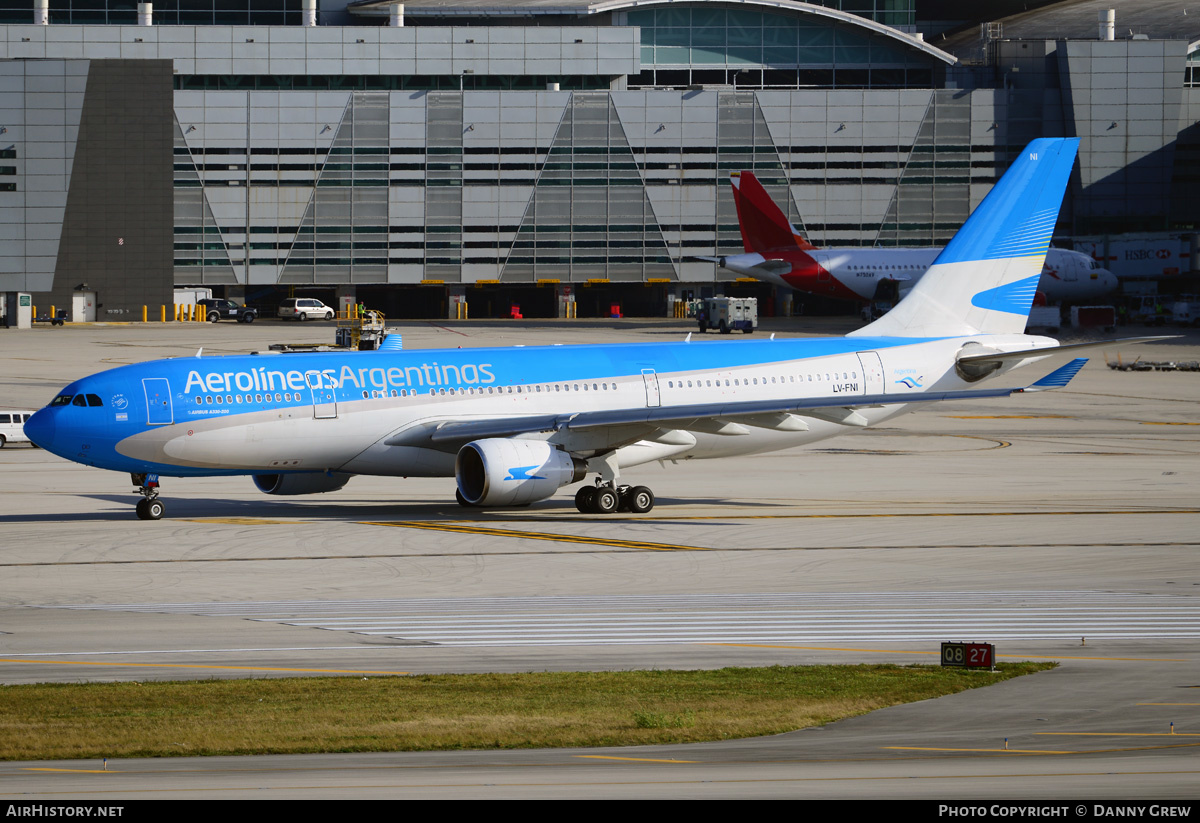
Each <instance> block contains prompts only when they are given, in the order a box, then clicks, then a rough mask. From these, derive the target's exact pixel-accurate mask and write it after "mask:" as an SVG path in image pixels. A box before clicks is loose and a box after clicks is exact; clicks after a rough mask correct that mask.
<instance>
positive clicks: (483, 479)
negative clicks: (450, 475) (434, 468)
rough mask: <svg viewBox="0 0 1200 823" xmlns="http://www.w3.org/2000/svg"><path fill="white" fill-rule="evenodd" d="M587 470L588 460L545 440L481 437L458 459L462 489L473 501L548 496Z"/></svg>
mask: <svg viewBox="0 0 1200 823" xmlns="http://www.w3.org/2000/svg"><path fill="white" fill-rule="evenodd" d="M586 474H587V465H586V464H585V463H584V461H582V460H579V459H577V458H574V457H571V455H569V454H567V453H566V452H564V451H560V450H559V449H556V448H555V447H554V446H552V445H550V444H549V443H546V442H545V441H542V440H506V439H504V438H490V439H487V440H475V441H474V442H471V443H468V444H467V445H465V446H463V447H462V448H461V449H459V452H458V459H457V460H455V462H454V477H455V479H456V480H457V481H458V493H459V494H460V495H461V496H462V499H463V500H465V501H466V502H467V503H468V504H470V505H472V506H521V505H524V504H526V503H533V502H534V501H537V500H545V499H546V498H547V497H549V496H550V495H552V494H554V493H555V492H556V491H558V490H559V489H560V488H562V487H563V486H565V485H567V484H568V483H577V482H579V481H580V480H582V479H583V478H584V475H586Z"/></svg>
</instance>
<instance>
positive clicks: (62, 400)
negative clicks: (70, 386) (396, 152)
mask: <svg viewBox="0 0 1200 823" xmlns="http://www.w3.org/2000/svg"><path fill="white" fill-rule="evenodd" d="M72 397H73V395H70V394H60V395H59V396H58V397H56V398H54V399H53V400H51V401H50V405H51V406H69V405H71V398H72Z"/></svg>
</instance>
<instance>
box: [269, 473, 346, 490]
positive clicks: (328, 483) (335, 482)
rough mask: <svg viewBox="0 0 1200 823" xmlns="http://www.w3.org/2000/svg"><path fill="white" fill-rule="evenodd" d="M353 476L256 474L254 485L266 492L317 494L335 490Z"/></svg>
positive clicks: (344, 474) (332, 474)
mask: <svg viewBox="0 0 1200 823" xmlns="http://www.w3.org/2000/svg"><path fill="white" fill-rule="evenodd" d="M353 476H354V475H351V474H346V473H344V472H299V473H296V474H256V475H254V485H256V486H258V490H259V491H260V492H265V493H267V494H318V493H320V492H335V491H337V490H338V489H340V488H341V487H342V486H344V485H346V481H348V480H349V479H350V478H351V477H353Z"/></svg>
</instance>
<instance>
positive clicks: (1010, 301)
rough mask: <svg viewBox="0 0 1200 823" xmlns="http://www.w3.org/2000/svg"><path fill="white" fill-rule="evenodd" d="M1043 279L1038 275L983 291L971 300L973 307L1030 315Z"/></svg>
mask: <svg viewBox="0 0 1200 823" xmlns="http://www.w3.org/2000/svg"><path fill="white" fill-rule="evenodd" d="M1041 279H1042V275H1041V274H1040V273H1038V274H1035V275H1034V276H1033V277H1027V278H1025V279H1024V280H1018V281H1017V282H1015V283H1006V284H1005V285H1003V286H997V287H996V288H994V289H988V290H987V291H981V292H979V294H977V295H975V296H974V297H972V298H971V305H972V306H975V307H976V308H979V309H988V310H990V311H1003V312H1008V313H1009V314H1019V315H1021V316H1022V317H1024V316H1026V315H1027V314H1029V307H1030V306H1032V305H1033V298H1034V295H1036V294H1037V289H1038V283H1039V282H1040V281H1041Z"/></svg>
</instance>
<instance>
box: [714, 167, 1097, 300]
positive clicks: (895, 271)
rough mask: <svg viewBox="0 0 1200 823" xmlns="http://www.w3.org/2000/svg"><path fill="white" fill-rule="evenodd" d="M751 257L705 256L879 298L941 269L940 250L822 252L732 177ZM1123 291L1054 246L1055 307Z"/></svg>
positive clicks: (1044, 282)
mask: <svg viewBox="0 0 1200 823" xmlns="http://www.w3.org/2000/svg"><path fill="white" fill-rule="evenodd" d="M730 182H731V184H732V186H733V200H734V203H735V205H736V206H737V213H738V225H739V227H740V228H741V231H742V245H743V246H744V247H745V250H746V253H745V254H732V255H726V256H724V257H715V258H713V257H704V258H700V259H702V260H713V261H714V262H716V263H718V264H719V265H720V266H721V267H722V268H727V269H729V270H730V271H734V272H737V273H738V274H741V275H744V276H746V277H754V278H756V279H758V280H764V281H766V282H768V283H774V284H775V285H777V286H787V287H789V288H793V289H796V290H797V291H802V292H808V293H809V294H818V295H822V296H825V297H838V298H843V299H846V300H875V299H877V297H878V295H879V294H880V291H879V287H880V284H883V283H889V282H891V283H895V285H896V287H897V288H896V291H898V292H899V294H901V295H903V294H904V293H906V292H907V291H908V290H909V289H910V288H911V287H912V286H913V285H915V284H916V281H917V280H918V279H920V277H921V275H922V274H924V273H925V271H926V270H927V269H928V268H929V267H930V266H931V265H932V264H933V261H934V260H936V259H937V256H938V255H939V254H941V252H942V250H941V249H939V248H911V249H905V248H853V247H851V248H842V249H818V248H817V247H816V246H813V245H812V244H810V243H809V242H808V241H807V240H805V239H804V238H803V237H801V236H800V233H799V232H797V231H796V228H795V227H794V226H793V225H792V224H791V223H789V222H788V219H787V216H786V215H784V213H783V211H781V210H780V208H779V207H778V206H777V205H776V204H775V202H774V201H773V200H771V196H770V195H769V194H767V192H766V190H765V189H764V188H763V187H762V184H761V183H759V182H758V178H757V177H755V176H754V175H753V174H752V173H751V172H748V171H744V172H740V173H739V172H734V174H733V176H732V177H731V178H730ZM1116 287H1117V277H1116V275H1114V274H1113V273H1112V272H1110V271H1109V270H1108V269H1105V268H1101V266H1100V264H1099V263H1097V262H1096V261H1095V260H1093V259H1092V258H1090V257H1088V256H1087V255H1086V254H1081V253H1080V252H1077V251H1070V250H1068V249H1056V248H1051V249H1049V250H1048V251H1047V253H1046V259H1045V262H1044V263H1043V265H1042V276H1041V279H1040V280H1039V281H1038V284H1037V291H1039V292H1041V293H1042V294H1043V295H1045V298H1046V300H1047V301H1048V302H1051V303H1061V302H1066V303H1074V304H1085V303H1090V302H1092V301H1094V300H1096V299H1098V298H1100V297H1103V296H1104V295H1106V294H1108V293H1109V292H1111V291H1113V290H1114V289H1116Z"/></svg>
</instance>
